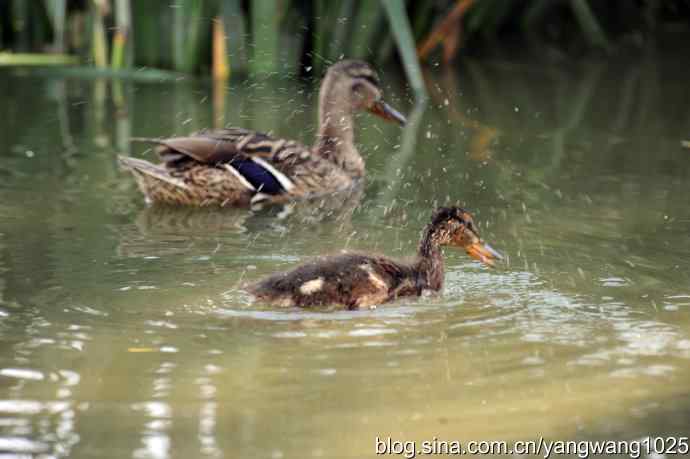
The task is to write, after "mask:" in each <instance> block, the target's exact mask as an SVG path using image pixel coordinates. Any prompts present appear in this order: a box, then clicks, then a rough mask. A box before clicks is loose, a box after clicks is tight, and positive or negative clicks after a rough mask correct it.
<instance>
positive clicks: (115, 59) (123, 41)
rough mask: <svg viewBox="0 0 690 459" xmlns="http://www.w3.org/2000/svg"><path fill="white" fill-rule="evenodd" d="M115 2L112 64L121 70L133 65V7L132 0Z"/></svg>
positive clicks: (117, 0) (114, 67)
mask: <svg viewBox="0 0 690 459" xmlns="http://www.w3.org/2000/svg"><path fill="white" fill-rule="evenodd" d="M114 2H115V35H114V36H113V52H112V57H111V59H110V65H111V66H112V68H113V69H115V70H119V69H121V68H123V67H131V65H132V49H133V46H132V8H131V6H130V3H129V2H130V0H114Z"/></svg>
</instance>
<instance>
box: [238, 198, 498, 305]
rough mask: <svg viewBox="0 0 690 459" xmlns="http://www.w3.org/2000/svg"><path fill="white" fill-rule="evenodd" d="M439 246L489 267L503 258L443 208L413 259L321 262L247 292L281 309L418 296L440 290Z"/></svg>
mask: <svg viewBox="0 0 690 459" xmlns="http://www.w3.org/2000/svg"><path fill="white" fill-rule="evenodd" d="M444 245H450V246H456V247H462V248H463V249H465V251H466V252H467V254H468V255H469V256H471V257H473V258H476V259H477V260H480V261H481V262H483V263H485V264H487V265H489V266H493V265H494V260H497V259H499V260H500V259H501V258H502V256H501V255H500V254H499V253H498V252H496V251H495V250H494V249H492V248H491V246H489V245H488V244H485V243H484V241H482V239H481V238H480V237H479V233H478V232H477V228H476V226H475V225H474V222H473V220H472V215H470V213H469V212H467V211H466V210H464V209H462V208H460V207H442V208H439V209H438V210H437V211H436V212H435V213H434V215H433V217H432V219H431V223H429V225H427V227H426V228H425V230H424V232H423V234H422V239H421V241H420V243H419V249H418V251H417V259H416V260H415V261H414V262H413V263H411V264H406V263H401V262H397V261H394V260H391V259H389V258H385V257H377V256H368V255H358V254H344V255H337V256H332V257H326V258H320V259H317V260H315V261H313V262H310V263H307V264H304V265H302V266H299V267H297V268H296V269H294V270H292V271H288V272H286V273H278V274H274V275H272V276H270V277H268V278H266V279H264V280H262V281H260V282H259V283H257V284H253V285H251V286H249V287H248V291H249V292H250V293H252V294H253V295H254V296H256V298H257V299H258V300H260V301H264V302H268V303H273V304H277V305H280V306H302V307H308V306H320V305H327V304H342V305H345V306H347V308H348V309H358V308H362V307H367V306H373V305H377V304H381V303H385V302H388V301H393V300H395V299H396V298H399V297H402V296H419V295H421V294H422V292H423V291H424V290H431V291H439V290H441V288H443V277H444V273H443V254H442V251H441V247H442V246H444Z"/></svg>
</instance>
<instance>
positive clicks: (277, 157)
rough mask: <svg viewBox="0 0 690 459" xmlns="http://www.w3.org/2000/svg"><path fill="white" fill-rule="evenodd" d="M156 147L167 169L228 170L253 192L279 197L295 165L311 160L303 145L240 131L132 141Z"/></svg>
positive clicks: (259, 133)
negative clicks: (202, 168)
mask: <svg viewBox="0 0 690 459" xmlns="http://www.w3.org/2000/svg"><path fill="white" fill-rule="evenodd" d="M132 140H133V141H139V142H147V143H153V144H156V145H158V147H157V148H156V153H158V155H159V156H160V158H161V160H162V161H163V163H164V165H165V167H166V168H167V169H168V170H171V171H172V172H174V171H184V170H187V169H189V168H190V167H192V166H196V165H202V166H208V167H218V168H222V169H227V170H229V171H230V172H232V173H233V174H234V175H235V176H237V177H238V178H239V179H241V180H242V181H243V183H244V184H245V185H246V186H247V187H248V188H251V189H252V190H254V191H256V192H261V193H264V194H280V193H285V192H288V191H290V189H291V188H293V187H294V184H293V183H292V180H291V179H290V178H289V177H290V175H291V173H292V171H293V170H294V169H295V168H296V166H298V165H300V164H303V163H305V162H307V161H310V160H311V159H312V158H311V151H310V150H309V148H307V147H305V146H304V145H302V144H300V143H298V142H295V141H292V140H285V139H277V138H274V137H271V136H269V135H267V134H264V133H261V132H255V131H251V130H248V129H243V128H225V129H210V130H202V131H199V132H196V133H194V134H191V135H189V136H185V137H171V138H163V139H155V138H133V139H132Z"/></svg>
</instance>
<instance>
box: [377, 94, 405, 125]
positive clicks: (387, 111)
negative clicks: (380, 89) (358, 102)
mask: <svg viewBox="0 0 690 459" xmlns="http://www.w3.org/2000/svg"><path fill="white" fill-rule="evenodd" d="M369 111H370V112H371V113H373V114H374V115H376V116H380V117H381V118H383V119H384V120H386V121H391V122H395V123H398V124H399V125H401V126H404V125H405V123H406V122H407V120H406V119H405V117H404V116H403V115H402V113H400V112H399V111H397V110H396V109H394V108H393V107H391V106H390V105H388V104H387V103H385V102H384V101H382V100H377V101H376V102H374V105H372V106H371V107H369Z"/></svg>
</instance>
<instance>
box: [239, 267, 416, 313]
mask: <svg viewBox="0 0 690 459" xmlns="http://www.w3.org/2000/svg"><path fill="white" fill-rule="evenodd" d="M414 278H415V276H414V271H413V269H412V267H410V266H406V265H403V264H399V263H396V262H394V261H392V260H388V259H386V258H384V257H370V256H366V255H359V254H343V255H337V256H334V257H326V258H320V259H317V260H315V261H312V262H310V263H307V264H304V265H302V266H300V267H298V268H296V269H295V270H293V271H290V272H287V273H279V274H275V275H273V276H270V277H268V278H266V279H265V280H263V281H261V282H259V283H258V284H254V285H253V286H251V287H249V291H250V292H251V293H253V294H254V295H256V297H257V298H258V299H266V300H271V301H274V302H275V301H276V299H278V302H281V303H283V304H285V305H294V306H302V307H308V306H321V305H327V304H333V303H340V304H344V305H346V306H347V307H348V308H350V309H357V308H360V307H366V306H371V305H375V304H379V303H383V302H386V301H391V300H393V299H395V298H396V297H397V296H399V295H401V294H403V295H404V294H408V295H409V292H410V291H413V290H415V282H414V280H413V279H414ZM319 279H320V282H321V283H322V285H323V287H322V288H321V289H319V290H318V291H314V292H313V293H305V291H304V290H300V289H301V288H302V287H303V286H304V285H305V283H307V282H309V281H315V280H316V281H318V280H319ZM307 291H308V290H307Z"/></svg>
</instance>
